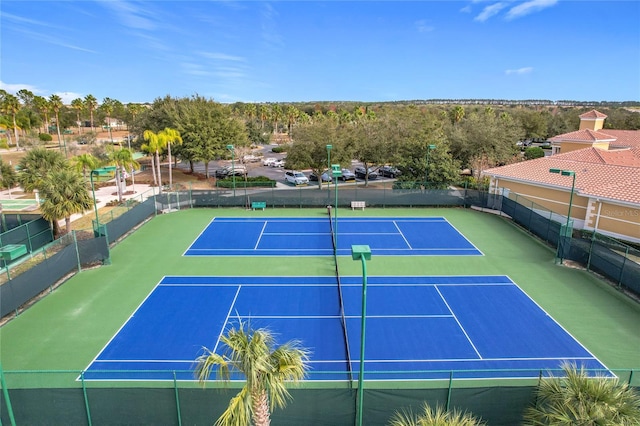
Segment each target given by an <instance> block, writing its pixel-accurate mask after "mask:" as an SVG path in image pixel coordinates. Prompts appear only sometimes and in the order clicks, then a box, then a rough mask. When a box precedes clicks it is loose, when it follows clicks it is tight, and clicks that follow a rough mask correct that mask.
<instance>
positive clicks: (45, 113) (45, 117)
mask: <svg viewBox="0 0 640 426" xmlns="http://www.w3.org/2000/svg"><path fill="white" fill-rule="evenodd" d="M33 105H34V107H35V108H36V109H37V110H38V112H39V113H40V116H41V117H42V124H43V126H44V129H43V131H42V133H48V132H49V111H50V110H51V107H50V105H49V101H48V100H47V99H46V98H44V97H42V96H35V97H34V98H33Z"/></svg>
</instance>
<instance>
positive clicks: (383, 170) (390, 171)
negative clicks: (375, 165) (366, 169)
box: [378, 166, 402, 179]
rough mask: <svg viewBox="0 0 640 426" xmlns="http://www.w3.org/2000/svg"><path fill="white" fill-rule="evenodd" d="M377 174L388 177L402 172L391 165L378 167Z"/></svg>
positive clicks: (393, 176)
mask: <svg viewBox="0 0 640 426" xmlns="http://www.w3.org/2000/svg"><path fill="white" fill-rule="evenodd" d="M378 174H379V175H380V176H384V177H389V178H392V179H394V178H396V177H398V176H400V175H401V174H402V172H401V171H400V170H398V169H396V168H395V167H392V166H382V167H380V168H379V169H378Z"/></svg>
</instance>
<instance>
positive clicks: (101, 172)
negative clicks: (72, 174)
mask: <svg viewBox="0 0 640 426" xmlns="http://www.w3.org/2000/svg"><path fill="white" fill-rule="evenodd" d="M115 170H116V166H107V167H102V168H100V169H94V170H91V172H90V173H89V181H90V182H91V193H92V194H93V210H94V211H95V213H96V229H98V228H99V227H100V219H99V218H98V203H97V202H96V190H95V187H94V186H93V175H96V176H103V175H106V174H108V173H111V172H114V171H115ZM117 184H118V183H117V182H116V185H117Z"/></svg>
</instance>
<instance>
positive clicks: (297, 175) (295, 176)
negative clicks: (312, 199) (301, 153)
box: [284, 170, 309, 185]
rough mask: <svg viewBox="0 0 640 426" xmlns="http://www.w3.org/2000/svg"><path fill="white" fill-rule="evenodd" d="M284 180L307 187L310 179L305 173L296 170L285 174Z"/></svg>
mask: <svg viewBox="0 0 640 426" xmlns="http://www.w3.org/2000/svg"><path fill="white" fill-rule="evenodd" d="M284 179H285V180H286V181H287V182H289V183H292V184H294V185H307V184H308V183H309V179H308V178H307V177H306V176H305V175H304V173H302V172H298V171H295V170H289V171H287V172H285V174H284Z"/></svg>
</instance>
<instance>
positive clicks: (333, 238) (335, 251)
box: [327, 206, 353, 383]
mask: <svg viewBox="0 0 640 426" xmlns="http://www.w3.org/2000/svg"><path fill="white" fill-rule="evenodd" d="M327 210H328V213H329V229H330V230H331V244H333V261H334V263H335V267H336V279H337V281H338V303H339V305H340V318H341V323H342V333H343V336H344V346H345V349H346V355H347V371H348V372H349V381H350V382H351V383H353V371H352V369H351V351H350V350H349V335H348V334H347V318H346V316H345V313H344V299H343V297H342V284H341V283H340V270H339V268H338V247H337V244H336V229H335V228H336V227H334V225H333V221H334V218H335V220H337V218H336V217H335V214H334V212H333V211H332V210H333V209H332V208H331V206H329V207H328V208H327Z"/></svg>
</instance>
